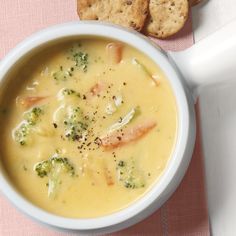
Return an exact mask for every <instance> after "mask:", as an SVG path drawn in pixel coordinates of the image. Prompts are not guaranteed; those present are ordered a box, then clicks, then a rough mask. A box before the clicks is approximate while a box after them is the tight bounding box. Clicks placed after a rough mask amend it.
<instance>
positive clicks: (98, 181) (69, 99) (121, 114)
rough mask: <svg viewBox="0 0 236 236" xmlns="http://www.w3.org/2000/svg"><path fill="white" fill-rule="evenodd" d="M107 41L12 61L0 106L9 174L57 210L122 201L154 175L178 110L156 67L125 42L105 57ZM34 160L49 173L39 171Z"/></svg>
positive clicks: (109, 209) (101, 211)
mask: <svg viewBox="0 0 236 236" xmlns="http://www.w3.org/2000/svg"><path fill="white" fill-rule="evenodd" d="M108 43H110V41H108V40H105V39H96V38H92V39H79V40H75V41H73V42H68V43H66V44H59V45H56V46H54V47H51V48H50V49H44V50H43V51H42V52H40V53H38V54H37V55H36V56H34V57H33V58H31V59H30V60H28V61H27V63H25V65H23V66H21V68H20V69H19V71H18V72H17V73H16V76H15V77H16V78H14V79H13V81H15V82H13V83H11V84H10V85H8V89H7V91H11V92H10V93H7V94H6V95H5V100H4V101H3V102H2V105H1V133H0V139H1V158H2V161H3V163H4V166H5V168H6V170H7V173H8V175H9V177H10V178H11V180H12V182H13V183H14V185H15V186H16V187H17V189H18V190H19V191H20V192H21V193H22V194H23V195H24V196H25V197H26V198H28V199H29V200H30V201H32V202H33V203H34V204H36V205H37V206H39V207H41V208H43V209H45V210H47V211H49V212H52V213H55V214H58V215H62V216H65V217H77V218H84V217H85V218H87V217H97V216H102V215H107V214H110V213H113V212H115V211H118V210H121V209H123V208H125V207H126V206H128V205H130V204H131V203H133V202H134V201H136V200H137V199H139V198H140V197H141V196H142V195H143V194H144V193H145V192H147V191H148V190H149V189H150V187H151V186H152V185H153V183H154V182H156V181H157V180H158V178H159V177H160V176H161V174H162V173H163V170H164V169H165V167H166V165H167V162H168V160H169V159H170V157H171V153H172V150H173V147H174V145H175V138H176V132H177V109H176V103H175V99H174V95H173V92H172V90H171V87H170V85H169V83H168V81H167V79H166V78H165V76H164V74H163V72H162V71H161V69H160V68H159V67H158V66H157V65H156V64H155V63H154V62H152V61H151V60H150V59H149V58H148V57H147V56H145V55H144V54H142V53H140V52H139V51H137V50H136V49H134V48H132V47H130V46H128V45H121V44H119V47H121V46H122V47H121V48H119V50H121V51H120V52H119V53H121V54H120V55H118V57H119V56H120V58H118V61H117V60H116V59H115V60H113V59H114V55H113V54H114V52H113V51H112V50H111V51H112V52H111V54H110V52H109V50H108V49H107V44H108ZM115 53H116V50H115ZM115 57H117V55H115ZM17 81H20V83H19V82H17ZM155 81H156V82H155ZM38 97H40V99H38ZM114 124H116V125H114ZM150 124H151V125H150ZM122 125H123V127H120V126H122ZM145 126H147V127H146V128H145ZM143 127H144V128H143ZM73 129H75V130H73ZM135 135H136V136H137V137H135ZM116 136H117V137H116ZM114 137H115V138H114ZM109 138H110V139H112V141H109V140H108V142H107V139H109ZM116 138H117V140H116ZM109 142H111V143H109ZM114 142H115V143H114ZM52 158H54V161H52ZM60 158H61V159H60ZM63 158H67V159H63ZM59 159H60V161H61V162H60V163H59V162H57V160H59ZM62 160H63V161H62ZM43 161H46V162H43ZM39 163H41V164H42V163H44V164H45V163H46V164H49V163H50V165H49V167H48V166H47V167H48V168H49V169H50V170H49V169H47V170H46V171H48V172H47V173H46V172H45V173H44V172H43V173H42V172H40V173H39V172H38V169H37V168H36V167H38V168H39V167H42V166H40V164H39ZM64 165H66V167H65V166H64ZM39 175H40V176H39Z"/></svg>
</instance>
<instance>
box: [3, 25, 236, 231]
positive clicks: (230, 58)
mask: <svg viewBox="0 0 236 236" xmlns="http://www.w3.org/2000/svg"><path fill="white" fill-rule="evenodd" d="M225 35H228V37H227V38H226V37H225ZM82 36H91V37H92V36H98V37H106V38H111V39H116V40H119V41H121V42H124V43H127V44H129V45H132V46H133V47H135V48H137V49H138V50H140V51H142V52H144V53H145V54H147V55H148V56H149V57H150V58H151V59H152V60H153V61H154V62H156V63H157V64H158V65H159V66H160V67H161V68H162V70H163V71H164V73H165V74H166V76H167V78H168V79H169V81H170V83H171V86H172V88H173V91H174V94H175V97H176V102H177V107H178V115H179V123H178V135H177V142H176V146H175V150H174V152H173V156H172V158H171V160H170V161H169V163H168V166H167V168H166V170H165V172H164V174H163V175H162V177H161V178H160V180H159V181H158V182H157V183H156V184H155V185H154V187H153V188H152V189H151V190H150V191H149V192H147V193H146V194H145V196H144V197H142V198H141V199H140V200H138V201H137V202H135V203H133V204H132V205H130V206H129V207H127V208H125V209H123V210H121V211H119V212H116V213H113V214H111V215H108V216H104V217H98V218H92V219H71V218H64V217H59V216H56V215H53V214H50V213H48V212H46V211H44V210H42V209H39V208H38V207H36V206H34V205H33V204H31V203H30V202H29V201H28V200H27V199H25V198H24V197H23V196H22V195H21V194H19V193H18V192H17V191H16V190H15V188H14V186H12V184H11V183H10V181H9V179H8V177H7V174H6V173H5V172H4V169H3V167H2V166H0V168H1V169H0V170H1V171H0V189H1V190H2V192H3V193H4V194H5V196H6V197H7V198H8V199H9V200H10V201H11V202H12V203H13V204H14V205H15V206H16V207H17V208H19V209H20V210H21V211H23V212H24V213H26V214H27V215H29V216H31V217H32V218H34V219H36V220H38V221H40V222H41V223H45V224H47V225H49V226H54V227H56V228H60V229H64V230H76V231H78V232H80V233H108V232H114V231H117V230H120V229H123V228H126V227H128V226H130V225H132V224H135V223H137V222H139V221H141V220H142V219H144V218H146V217H147V216H148V215H150V214H151V213H153V212H154V211H156V210H157V209H158V208H159V207H160V206H161V205H162V204H163V203H164V202H165V201H166V200H167V199H168V198H169V197H170V195H171V194H172V193H173V192H174V191H175V189H176V188H177V186H178V185H179V183H180V181H181V180H182V178H183V176H184V174H185V171H186V169H187V167H188V164H189V162H190V159H191V156H192V152H193V147H194V143H195V113H194V101H195V98H196V96H197V94H198V91H199V89H198V88H200V87H201V86H203V85H206V84H208V83H211V82H216V81H219V80H221V79H222V77H223V76H224V78H227V79H230V78H231V77H232V73H233V72H235V71H236V69H235V68H236V62H235V61H234V59H235V58H236V21H235V22H233V23H232V24H230V25H228V26H226V27H225V28H224V29H222V30H221V31H218V32H217V33H215V34H214V35H212V36H211V37H209V38H207V39H205V40H202V41H201V42H200V43H198V44H197V45H195V46H193V47H192V48H190V49H188V50H185V51H183V52H179V53H170V52H169V53H165V52H163V51H162V50H161V49H160V48H158V47H157V46H156V45H155V44H153V43H151V41H150V40H149V39H147V38H146V37H145V36H143V35H141V34H139V33H137V32H134V31H131V30H127V29H124V28H122V27H118V26H114V25H110V24H107V23H97V22H71V23H67V24H62V25H57V26H54V27H51V28H48V29H46V30H43V31H41V32H39V33H37V34H35V35H33V36H31V37H30V38H28V39H26V40H25V41H24V42H22V43H21V44H19V45H18V46H17V47H16V48H15V49H13V50H12V51H11V52H10V53H9V54H8V55H7V56H6V57H5V58H4V59H3V60H2V61H1V64H0V98H1V99H4V98H2V97H1V91H2V90H3V89H4V84H5V83H6V82H7V79H8V78H9V77H7V74H8V73H10V72H11V71H12V70H14V66H15V65H16V64H17V63H19V62H20V61H21V60H23V59H24V57H26V55H27V54H29V53H30V54H33V53H34V52H35V51H36V49H38V48H39V47H42V46H45V45H47V44H50V43H53V42H54V41H58V40H67V39H69V38H72V37H82ZM222 41H224V43H223V42H222ZM221 58H223V60H222V59H221ZM176 65H177V66H178V67H179V69H180V70H179V69H178V68H177V66H176ZM180 71H181V73H180ZM226 72H227V73H226ZM182 75H183V76H184V77H185V78H189V79H188V80H187V81H185V80H184V79H183V76H182ZM226 75H227V76H226Z"/></svg>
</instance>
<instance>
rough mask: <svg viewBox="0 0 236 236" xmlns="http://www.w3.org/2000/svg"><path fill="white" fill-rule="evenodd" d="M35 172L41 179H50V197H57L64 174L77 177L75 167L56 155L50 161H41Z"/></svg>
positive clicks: (66, 159)
mask: <svg viewBox="0 0 236 236" xmlns="http://www.w3.org/2000/svg"><path fill="white" fill-rule="evenodd" d="M34 170H35V171H36V173H37V175H38V176H39V177H41V178H44V177H48V196H49V197H55V196H56V193H57V190H58V187H59V185H60V183H61V177H62V174H63V173H64V174H68V175H70V176H74V175H75V170H74V166H73V165H72V164H71V163H70V162H69V160H68V158H66V157H59V156H58V154H56V155H54V156H53V157H51V158H50V159H48V160H45V161H41V162H39V163H37V164H36V165H35V166H34Z"/></svg>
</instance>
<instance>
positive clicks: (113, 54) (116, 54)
mask: <svg viewBox="0 0 236 236" xmlns="http://www.w3.org/2000/svg"><path fill="white" fill-rule="evenodd" d="M122 49H123V46H122V44H120V43H109V44H107V47H106V50H107V56H108V61H109V62H111V63H112V64H118V63H120V61H121V59H122Z"/></svg>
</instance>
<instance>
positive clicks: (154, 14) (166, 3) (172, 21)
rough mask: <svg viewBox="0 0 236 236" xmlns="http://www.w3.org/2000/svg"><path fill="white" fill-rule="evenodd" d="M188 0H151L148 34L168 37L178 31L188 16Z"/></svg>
mask: <svg viewBox="0 0 236 236" xmlns="http://www.w3.org/2000/svg"><path fill="white" fill-rule="evenodd" d="M188 9H189V6H188V0H150V3H149V12H150V15H149V17H148V20H147V24H146V26H145V31H146V32H147V34H149V35H151V36H154V37H156V38H166V37H169V36H171V35H173V34H175V33H176V32H178V31H179V30H180V29H181V28H182V27H183V26H184V24H185V22H186V20H187V18H188Z"/></svg>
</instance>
